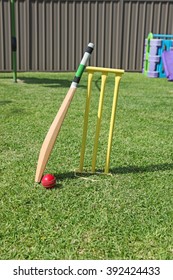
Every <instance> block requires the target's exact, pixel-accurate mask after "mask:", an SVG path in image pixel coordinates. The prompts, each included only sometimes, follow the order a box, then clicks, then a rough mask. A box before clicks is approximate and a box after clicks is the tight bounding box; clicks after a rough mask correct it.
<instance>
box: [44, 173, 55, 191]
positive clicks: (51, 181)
mask: <svg viewBox="0 0 173 280" xmlns="http://www.w3.org/2000/svg"><path fill="white" fill-rule="evenodd" d="M41 183H42V185H43V187H45V188H46V189H51V188H53V187H54V186H55V185H56V178H55V176H54V175H52V174H46V175H44V176H43V178H42V180H41Z"/></svg>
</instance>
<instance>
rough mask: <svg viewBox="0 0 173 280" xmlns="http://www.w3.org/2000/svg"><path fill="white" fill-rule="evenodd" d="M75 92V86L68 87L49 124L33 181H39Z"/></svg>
mask: <svg viewBox="0 0 173 280" xmlns="http://www.w3.org/2000/svg"><path fill="white" fill-rule="evenodd" d="M75 92H76V88H70V89H69V91H68V93H67V95H66V97H65V99H64V101H63V103H62V105H61V107H60V109H59V111H58V113H57V115H56V117H55V119H54V121H53V123H52V124H51V126H50V128H49V131H48V133H47V135H46V137H45V139H44V142H43V144H42V147H41V150H40V154H39V158H38V164H37V170H36V174H35V182H37V183H38V182H40V181H41V178H42V175H43V172H44V170H45V167H46V164H47V162H48V159H49V156H50V153H51V151H52V149H53V147H54V144H55V141H56V138H57V135H58V133H59V131H60V129H61V125H62V123H63V121H64V119H65V116H66V113H67V111H68V108H69V106H70V103H71V101H72V99H73V96H74V94H75Z"/></svg>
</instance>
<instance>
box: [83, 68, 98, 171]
mask: <svg viewBox="0 0 173 280" xmlns="http://www.w3.org/2000/svg"><path fill="white" fill-rule="evenodd" d="M93 74H94V72H93V71H92V70H91V71H89V73H88V86H87V96H86V105H85V114H84V126H83V135H82V146H81V152H80V166H79V172H82V171H83V164H84V156H85V148H86V138H87V131H88V116H89V108H90V100H91V86H92V79H93Z"/></svg>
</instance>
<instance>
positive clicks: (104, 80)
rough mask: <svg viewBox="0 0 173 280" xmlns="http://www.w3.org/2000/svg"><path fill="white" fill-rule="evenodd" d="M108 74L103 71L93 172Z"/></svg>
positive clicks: (93, 165) (93, 164)
mask: <svg viewBox="0 0 173 280" xmlns="http://www.w3.org/2000/svg"><path fill="white" fill-rule="evenodd" d="M107 75H108V73H107V72H104V73H102V81H101V91H100V99H99V107H98V116H97V125H96V134H95V141H94V150H93V158H92V169H91V171H92V172H95V167H96V158H97V150H98V140H99V134H100V126H101V118H102V111H103V100H104V91H105V84H106V79H107Z"/></svg>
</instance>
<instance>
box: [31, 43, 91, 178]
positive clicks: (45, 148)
mask: <svg viewBox="0 0 173 280" xmlns="http://www.w3.org/2000/svg"><path fill="white" fill-rule="evenodd" d="M93 49H94V44H93V43H89V44H88V46H87V49H86V51H85V53H84V56H83V58H82V60H81V62H80V64H79V67H78V69H77V72H76V73H75V77H74V79H73V81H72V83H71V86H70V88H69V90H68V92H67V94H66V96H65V98H64V100H63V102H62V104H61V107H60V109H59V111H58V113H57V115H56V117H55V119H54V121H53V123H52V124H51V126H50V128H49V131H48V133H47V135H46V137H45V139H44V142H43V144H42V147H41V150H40V154H39V158H38V163H37V169H36V174H35V182H37V183H39V182H40V181H41V178H42V176H43V172H44V170H45V168H46V164H47V162H48V159H49V156H50V154H51V151H52V149H53V147H54V144H55V141H56V138H57V136H58V134H59V131H60V128H61V125H62V123H63V121H64V119H65V116H66V113H67V111H68V108H69V106H70V103H71V101H72V99H73V96H74V94H75V92H76V89H77V86H78V84H79V82H80V79H81V77H82V74H83V72H84V70H85V67H86V64H87V61H88V60H89V58H90V56H91V53H92V51H93Z"/></svg>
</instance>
